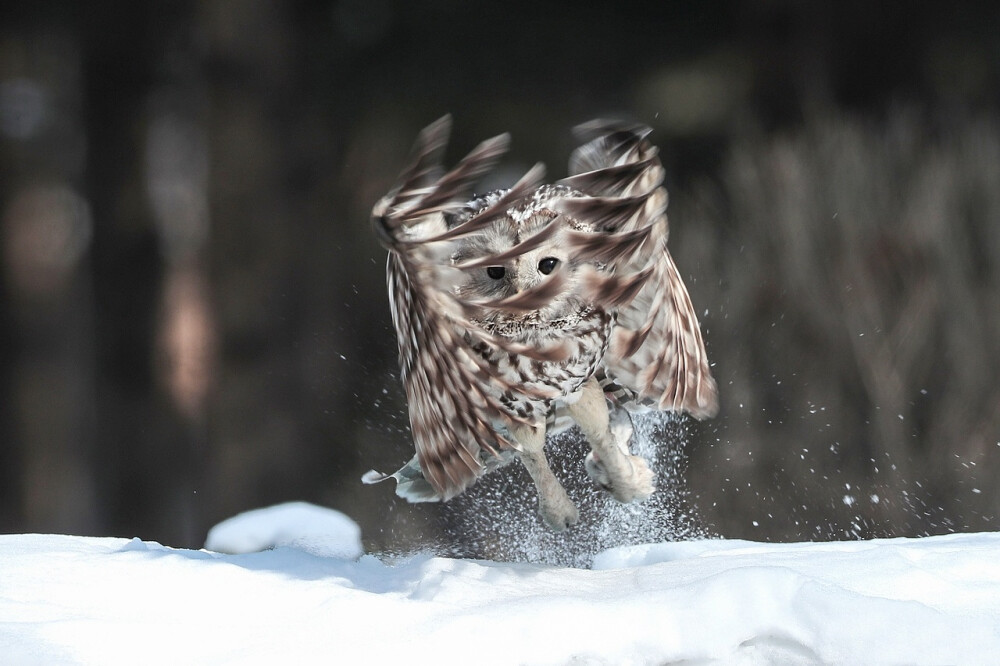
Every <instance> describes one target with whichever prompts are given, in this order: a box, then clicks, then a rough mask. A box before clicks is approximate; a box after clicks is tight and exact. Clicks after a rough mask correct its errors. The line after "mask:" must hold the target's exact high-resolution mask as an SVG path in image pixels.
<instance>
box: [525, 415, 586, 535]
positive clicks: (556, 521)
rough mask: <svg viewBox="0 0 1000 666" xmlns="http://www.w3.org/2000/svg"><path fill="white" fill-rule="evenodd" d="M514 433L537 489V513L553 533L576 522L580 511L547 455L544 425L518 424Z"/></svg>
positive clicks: (526, 467)
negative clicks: (556, 474) (551, 466)
mask: <svg viewBox="0 0 1000 666" xmlns="http://www.w3.org/2000/svg"><path fill="white" fill-rule="evenodd" d="M511 431H512V432H511V434H512V435H513V436H514V438H515V439H516V440H517V442H518V443H519V444H520V445H521V451H520V452H518V457H519V458H520V459H521V462H522V463H524V468H525V469H527V470H528V474H529V475H530V476H531V480H532V481H534V482H535V487H536V488H537V489H538V515H539V516H541V518H542V521H543V522H544V523H545V524H546V525H547V526H548V527H549V528H550V529H551V530H553V531H554V532H561V531H563V530H564V529H566V528H567V527H570V526H572V525H576V522H577V520H579V517H580V515H579V513H578V512H577V510H576V506H574V505H573V501H572V500H570V498H569V495H567V494H566V490H565V489H564V488H563V487H562V484H561V483H559V479H557V478H556V476H555V474H553V473H552V470H551V469H550V468H549V461H548V460H547V459H546V458H545V426H544V425H543V426H539V427H531V426H516V427H514V428H512V429H511Z"/></svg>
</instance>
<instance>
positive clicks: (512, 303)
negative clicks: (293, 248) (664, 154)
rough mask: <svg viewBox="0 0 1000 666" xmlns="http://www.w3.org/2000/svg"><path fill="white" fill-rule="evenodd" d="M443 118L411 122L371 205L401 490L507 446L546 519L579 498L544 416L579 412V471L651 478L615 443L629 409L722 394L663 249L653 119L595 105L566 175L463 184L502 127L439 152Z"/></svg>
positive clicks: (491, 459)
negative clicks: (551, 459) (551, 449)
mask: <svg viewBox="0 0 1000 666" xmlns="http://www.w3.org/2000/svg"><path fill="white" fill-rule="evenodd" d="M450 126H451V120H450V118H449V117H447V116H446V117H444V118H442V119H440V120H438V121H437V122H435V123H433V124H432V125H430V126H428V127H427V128H425V129H424V130H423V131H422V132H421V133H420V135H419V137H418V139H417V142H416V145H415V146H414V149H413V153H412V157H411V162H410V164H409V166H408V167H407V168H406V169H405V170H404V171H403V172H402V174H401V175H400V177H399V179H398V182H397V184H396V185H395V186H394V187H393V188H392V190H391V191H390V192H389V194H387V195H386V196H385V197H383V198H382V199H381V200H380V201H379V202H378V203H377V204H376V205H375V207H374V209H373V211H372V217H371V224H372V227H373V229H374V232H375V234H376V236H377V237H378V239H379V241H380V242H381V244H382V245H384V246H385V248H386V249H387V250H388V252H389V256H388V266H387V283H388V289H389V302H390V308H391V312H392V320H393V324H394V326H395V330H396V338H397V341H398V345H399V363H400V371H401V375H402V380H403V385H404V388H405V391H406V399H407V404H408V408H409V416H410V427H411V431H412V435H413V440H414V443H415V448H416V455H415V456H414V458H413V459H412V460H411V461H410V462H408V463H407V464H406V465H404V466H403V467H402V468H401V469H400V470H398V471H397V472H395V473H394V474H391V475H385V474H381V473H379V472H375V471H374V470H373V471H370V472H368V473H367V474H365V476H364V477H363V480H364V481H365V482H366V483H376V482H379V481H384V480H386V479H388V478H393V479H395V480H396V482H397V486H396V493H397V494H398V495H400V496H401V497H404V498H406V499H408V500H410V501H438V500H448V499H450V498H452V497H454V496H455V495H457V494H459V493H461V492H462V491H463V490H465V489H466V488H468V487H469V486H470V485H472V484H473V483H475V481H476V480H477V479H478V478H479V477H480V476H482V475H483V474H485V473H487V472H491V471H493V470H494V469H496V468H498V467H500V466H502V465H504V464H506V463H508V462H510V461H512V460H513V459H514V458H517V459H519V460H520V461H521V463H523V464H524V466H525V468H526V470H527V472H528V474H529V475H530V477H531V479H532V480H533V481H534V484H535V486H536V488H537V490H538V512H539V515H540V518H541V519H542V521H543V522H544V523H545V524H546V525H547V526H549V527H550V528H552V529H553V530H557V531H558V530H563V529H566V528H568V527H570V526H572V525H573V524H575V523H576V522H577V520H578V512H577V509H576V507H575V506H574V505H573V503H572V501H571V500H570V499H569V497H568V495H567V494H566V491H565V489H564V488H563V486H562V485H561V483H560V482H559V480H558V479H557V478H556V476H555V475H554V474H553V473H552V471H551V469H550V468H549V465H548V462H547V460H546V456H545V450H544V449H545V440H546V434H547V433H548V434H551V433H552V432H554V431H557V430H560V429H563V428H566V427H569V426H572V425H573V424H576V425H577V426H579V428H580V430H581V431H582V432H583V435H584V436H585V437H586V438H587V441H588V443H589V445H590V449H591V450H590V452H589V453H588V454H587V456H586V458H585V460H584V465H585V469H586V471H587V473H588V475H589V476H590V477H591V478H592V479H594V481H595V482H596V483H597V484H598V485H599V486H600V487H601V488H603V489H604V490H606V491H608V492H610V493H611V494H612V496H613V497H614V498H615V499H617V500H619V501H621V502H632V501H641V500H643V499H645V498H647V497H649V495H650V494H651V493H652V492H653V491H654V487H653V474H652V472H651V471H650V469H649V467H648V466H647V464H646V462H645V461H644V460H643V459H642V458H641V457H639V456H635V455H632V454H631V453H630V452H629V439H630V437H631V431H632V429H631V416H630V415H631V414H632V413H634V412H637V411H642V410H648V409H656V410H673V411H684V412H687V413H689V414H691V415H692V416H694V417H696V418H699V419H702V418H706V417H709V416H712V415H714V414H715V413H716V411H717V409H718V397H717V389H716V384H715V381H714V380H713V378H712V375H711V372H710V370H709V367H708V361H707V356H706V353H705V346H704V343H703V341H702V337H701V333H700V330H699V327H698V319H697V317H696V316H695V313H694V308H693V306H692V304H691V300H690V298H689V296H688V293H687V289H686V288H685V286H684V283H683V281H682V280H681V277H680V274H679V273H678V271H677V267H676V266H675V265H674V262H673V259H672V258H671V256H670V253H669V252H668V250H667V231H668V230H667V217H666V207H667V193H666V190H665V189H664V187H663V167H662V166H661V164H660V160H659V157H658V154H657V149H656V147H655V146H653V145H652V144H651V143H650V142H649V140H648V136H649V134H650V131H651V130H650V129H649V128H647V127H644V126H641V125H633V124H627V123H621V122H614V121H593V122H590V123H587V124H585V125H581V126H580V127H578V128H577V129H576V134H577V136H578V137H579V138H580V140H581V142H582V145H581V146H580V147H579V148H577V149H576V150H575V151H574V152H573V154H572V156H571V157H570V164H569V173H570V175H569V177H567V178H565V179H563V180H561V181H557V182H555V183H553V184H543V183H542V182H541V181H542V178H543V174H544V169H543V167H542V166H541V165H540V164H538V165H535V166H534V167H533V168H532V169H530V170H529V171H528V172H527V173H526V174H525V175H524V176H523V177H522V178H521V179H520V180H519V181H518V182H516V183H515V184H514V185H513V186H512V187H510V188H509V189H502V190H496V191H493V192H489V193H487V194H484V195H482V196H478V197H475V196H474V197H472V198H471V199H470V198H469V195H468V192H469V190H470V189H471V186H472V185H473V184H474V183H475V182H477V181H478V180H480V179H481V178H482V177H483V176H484V174H486V173H487V172H488V171H489V170H490V169H491V168H492V167H493V165H494V164H495V163H496V162H497V161H498V160H499V158H500V157H501V156H502V155H503V154H504V153H505V152H506V150H507V147H508V144H509V141H510V139H509V137H508V135H506V134H504V135H500V136H497V137H494V138H492V139H489V140H487V141H484V142H483V143H481V144H479V146H477V147H476V148H475V149H474V150H472V152H470V153H469V154H468V155H467V156H466V157H465V158H463V159H462V160H461V161H459V163H458V164H457V165H456V166H455V167H454V168H453V169H452V170H450V171H447V172H445V171H444V170H443V169H442V168H441V166H440V164H441V158H442V153H443V151H444V148H445V145H446V143H447V140H448V135H449V130H450Z"/></svg>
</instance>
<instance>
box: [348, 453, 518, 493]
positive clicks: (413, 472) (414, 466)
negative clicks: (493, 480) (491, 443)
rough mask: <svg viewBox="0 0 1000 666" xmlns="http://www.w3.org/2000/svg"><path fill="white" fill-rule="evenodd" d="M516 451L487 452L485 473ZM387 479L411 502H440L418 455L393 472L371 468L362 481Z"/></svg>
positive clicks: (511, 456) (499, 465) (496, 467)
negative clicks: (425, 475)
mask: <svg viewBox="0 0 1000 666" xmlns="http://www.w3.org/2000/svg"><path fill="white" fill-rule="evenodd" d="M515 457H516V452H515V451H513V450H512V449H504V450H501V451H500V452H499V453H498V454H497V455H495V456H494V455H492V454H487V455H484V456H483V474H489V473H490V472H492V471H493V470H495V469H498V468H500V467H503V466H504V465H506V464H507V463H509V462H511V461H512V460H514V458H515ZM387 479H396V494H397V495H399V496H400V497H402V498H403V499H405V500H406V501H407V502H410V503H411V504H416V503H418V502H440V501H441V499H442V498H441V495H439V494H438V493H437V491H436V490H434V487H433V486H432V485H431V484H430V481H428V480H427V479H426V478H425V477H424V470H423V469H421V467H420V461H418V460H417V457H416V456H413V457H412V458H410V462H408V463H406V464H405V465H403V466H402V467H400V468H399V469H398V470H396V471H395V472H393V473H392V474H383V473H382V472H378V471H376V470H374V469H370V470H368V471H367V472H365V473H364V475H362V477H361V483H364V484H366V485H372V484H375V483H382V482H383V481H386V480H387Z"/></svg>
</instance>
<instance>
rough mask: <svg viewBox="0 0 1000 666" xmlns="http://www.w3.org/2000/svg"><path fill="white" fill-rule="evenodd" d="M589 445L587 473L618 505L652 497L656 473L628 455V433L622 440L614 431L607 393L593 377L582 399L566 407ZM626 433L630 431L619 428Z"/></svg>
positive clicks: (642, 461) (644, 462) (640, 460)
mask: <svg viewBox="0 0 1000 666" xmlns="http://www.w3.org/2000/svg"><path fill="white" fill-rule="evenodd" d="M567 407H568V408H569V413H570V415H571V416H572V417H573V420H575V421H576V422H577V424H579V426H580V429H581V430H583V434H584V435H585V436H586V437H587V441H588V442H589V443H590V448H591V452H590V453H589V454H587V459H586V461H585V465H586V468H587V474H588V475H590V478H592V479H593V480H594V481H595V482H597V484H598V485H600V486H601V487H602V488H604V489H605V490H607V491H609V492H610V493H611V495H612V496H613V497H614V498H615V499H616V500H618V501H619V502H632V501H642V500H644V499H646V498H647V497H649V496H650V495H652V494H653V491H654V490H655V488H654V487H653V472H652V471H651V470H650V469H649V466H648V465H647V464H646V461H645V460H643V459H642V458H641V457H639V456H633V455H631V454H629V452H628V434H624V436H623V437H622V438H621V441H619V438H616V437H615V434H614V433H613V432H612V428H611V425H610V423H609V417H608V404H607V402H606V400H605V399H604V391H603V390H601V385H600V384H599V383H598V382H597V380H596V379H594V378H593V377H591V378H590V379H588V380H587V383H586V384H584V386H583V390H582V393H581V395H580V399H579V400H577V401H576V402H574V403H571V404H569V405H567ZM618 429H620V430H622V431H623V433H628V432H629V431H628V429H623V428H618Z"/></svg>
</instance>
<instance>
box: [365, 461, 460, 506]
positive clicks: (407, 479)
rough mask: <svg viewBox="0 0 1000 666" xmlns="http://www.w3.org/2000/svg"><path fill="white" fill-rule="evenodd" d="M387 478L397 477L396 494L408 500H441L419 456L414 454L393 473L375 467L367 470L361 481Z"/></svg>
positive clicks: (371, 482) (376, 480)
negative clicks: (385, 472) (419, 460)
mask: <svg viewBox="0 0 1000 666" xmlns="http://www.w3.org/2000/svg"><path fill="white" fill-rule="evenodd" d="M386 479H396V494H397V495H399V496H400V497H402V498H403V499H405V500H406V501H407V502H410V503H412V504H416V503H417V502H440V501H441V496H440V495H438V493H437V491H436V490H434V487H433V486H431V484H430V482H428V481H427V479H425V478H424V471H423V470H422V469H420V463H419V462H418V461H417V457H416V456H413V458H411V459H410V462H408V463H406V464H405V465H403V466H402V467H400V468H399V469H398V470H396V471H395V472H393V473H392V474H383V473H382V472H377V471H375V470H373V469H370V470H368V471H367V472H365V474H364V476H362V477H361V483H364V484H368V485H371V484H373V483H381V482H382V481H385V480H386Z"/></svg>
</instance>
